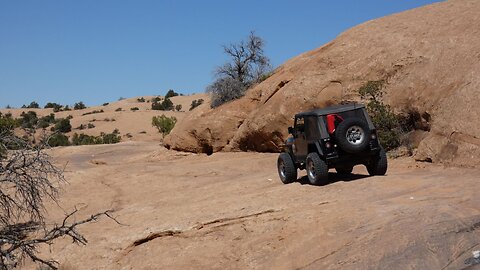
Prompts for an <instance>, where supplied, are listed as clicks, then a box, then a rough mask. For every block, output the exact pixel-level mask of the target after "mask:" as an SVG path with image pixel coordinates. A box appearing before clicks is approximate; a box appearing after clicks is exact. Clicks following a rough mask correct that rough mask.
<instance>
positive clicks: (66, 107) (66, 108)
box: [63, 105, 72, 111]
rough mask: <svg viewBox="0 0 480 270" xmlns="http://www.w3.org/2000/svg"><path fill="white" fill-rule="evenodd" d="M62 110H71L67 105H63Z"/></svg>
mask: <svg viewBox="0 0 480 270" xmlns="http://www.w3.org/2000/svg"><path fill="white" fill-rule="evenodd" d="M63 110H64V111H71V110H72V109H70V107H69V106H68V105H65V108H63Z"/></svg>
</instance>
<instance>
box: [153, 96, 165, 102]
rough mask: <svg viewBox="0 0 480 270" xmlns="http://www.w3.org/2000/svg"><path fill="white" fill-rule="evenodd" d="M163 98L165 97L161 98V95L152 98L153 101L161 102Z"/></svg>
mask: <svg viewBox="0 0 480 270" xmlns="http://www.w3.org/2000/svg"><path fill="white" fill-rule="evenodd" d="M162 100H163V98H161V97H154V98H152V102H160V101H162Z"/></svg>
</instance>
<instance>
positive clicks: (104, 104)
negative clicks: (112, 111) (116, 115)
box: [102, 102, 110, 106]
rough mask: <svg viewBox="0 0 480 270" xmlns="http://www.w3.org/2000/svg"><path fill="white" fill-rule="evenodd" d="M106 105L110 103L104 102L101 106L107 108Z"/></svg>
mask: <svg viewBox="0 0 480 270" xmlns="http://www.w3.org/2000/svg"><path fill="white" fill-rule="evenodd" d="M108 104H110V103H108V102H105V103H103V104H102V106H107V105H108Z"/></svg>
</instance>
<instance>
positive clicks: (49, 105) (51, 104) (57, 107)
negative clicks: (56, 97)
mask: <svg viewBox="0 0 480 270" xmlns="http://www.w3.org/2000/svg"><path fill="white" fill-rule="evenodd" d="M67 106H68V105H67ZM44 108H45V109H48V108H52V109H53V111H54V112H59V111H60V110H61V109H62V108H63V106H62V105H60V104H58V103H54V102H48V103H47V104H46V105H45V106H44Z"/></svg>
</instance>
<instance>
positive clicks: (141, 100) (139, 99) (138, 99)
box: [137, 97, 145, 102]
mask: <svg viewBox="0 0 480 270" xmlns="http://www.w3.org/2000/svg"><path fill="white" fill-rule="evenodd" d="M137 101H138V102H145V98H143V97H141V98H137Z"/></svg>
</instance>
